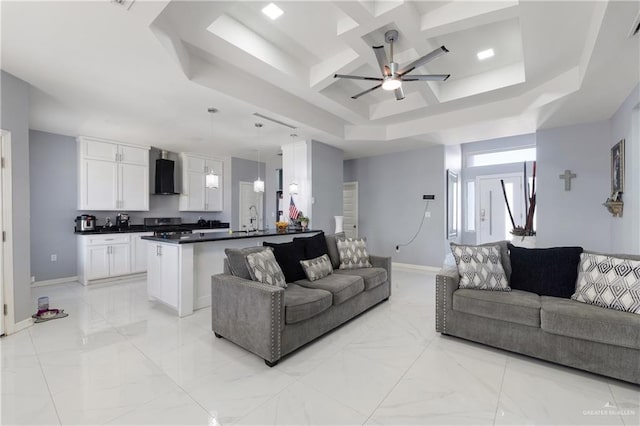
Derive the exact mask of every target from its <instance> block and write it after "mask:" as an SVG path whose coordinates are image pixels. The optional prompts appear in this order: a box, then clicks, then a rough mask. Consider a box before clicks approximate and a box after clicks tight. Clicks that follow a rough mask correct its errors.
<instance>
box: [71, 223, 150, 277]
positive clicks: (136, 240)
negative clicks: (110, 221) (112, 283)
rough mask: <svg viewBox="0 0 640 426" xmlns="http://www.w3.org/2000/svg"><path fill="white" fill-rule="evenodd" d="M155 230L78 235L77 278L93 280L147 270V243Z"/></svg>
mask: <svg viewBox="0 0 640 426" xmlns="http://www.w3.org/2000/svg"><path fill="white" fill-rule="evenodd" d="M144 235H153V233H150V232H147V233H130V234H102V235H100V234H93V235H79V236H78V256H79V260H78V279H79V280H80V282H81V283H83V284H84V285H88V284H89V282H90V281H92V280H99V279H104V278H111V277H119V276H124V275H129V274H139V273H144V272H146V270H147V253H146V246H147V242H146V241H145V240H143V239H141V237H142V236H144Z"/></svg>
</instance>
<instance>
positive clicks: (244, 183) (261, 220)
mask: <svg viewBox="0 0 640 426" xmlns="http://www.w3.org/2000/svg"><path fill="white" fill-rule="evenodd" d="M242 186H250V187H251V191H253V182H247V181H243V180H241V181H239V182H238V230H239V231H242V189H241V188H242ZM260 198H261V200H260V203H259V204H260V205H259V206H256V207H259V208H260V210H259V211H258V225H257V226H258V229H264V192H261V193H260ZM261 223H262V226H261V225H260V224H261Z"/></svg>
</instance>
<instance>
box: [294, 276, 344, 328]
mask: <svg viewBox="0 0 640 426" xmlns="http://www.w3.org/2000/svg"><path fill="white" fill-rule="evenodd" d="M332 299H333V298H332V296H331V293H330V292H328V291H325V290H321V289H316V288H304V287H300V286H299V285H296V284H289V287H287V289H286V290H285V291H284V321H285V323H287V324H294V323H296V322H300V321H304V320H307V319H309V318H311V317H314V316H316V315H318V314H319V313H321V312H324V311H326V310H327V309H328V308H329V307H331V303H332Z"/></svg>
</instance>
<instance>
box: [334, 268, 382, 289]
mask: <svg viewBox="0 0 640 426" xmlns="http://www.w3.org/2000/svg"><path fill="white" fill-rule="evenodd" d="M334 273H336V274H342V275H355V276H358V277H362V279H363V280H364V289H365V291H369V290H371V289H372V288H376V287H378V286H379V285H382V284H383V283H384V282H386V281H387V270H386V269H384V268H362V269H337V270H335V271H334Z"/></svg>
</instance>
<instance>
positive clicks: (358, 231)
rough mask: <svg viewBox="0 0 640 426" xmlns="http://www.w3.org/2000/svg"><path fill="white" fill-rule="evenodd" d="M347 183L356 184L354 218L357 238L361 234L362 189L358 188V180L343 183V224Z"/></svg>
mask: <svg viewBox="0 0 640 426" xmlns="http://www.w3.org/2000/svg"><path fill="white" fill-rule="evenodd" d="M347 185H353V186H355V193H356V194H355V203H354V204H355V206H356V208H355V218H354V224H355V225H356V238H357V237H358V235H360V223H359V220H358V219H359V217H360V200H359V193H360V189H359V188H358V181H357V180H356V181H351V182H343V183H342V190H343V193H342V216H343V224H344V188H345V186H347Z"/></svg>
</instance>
